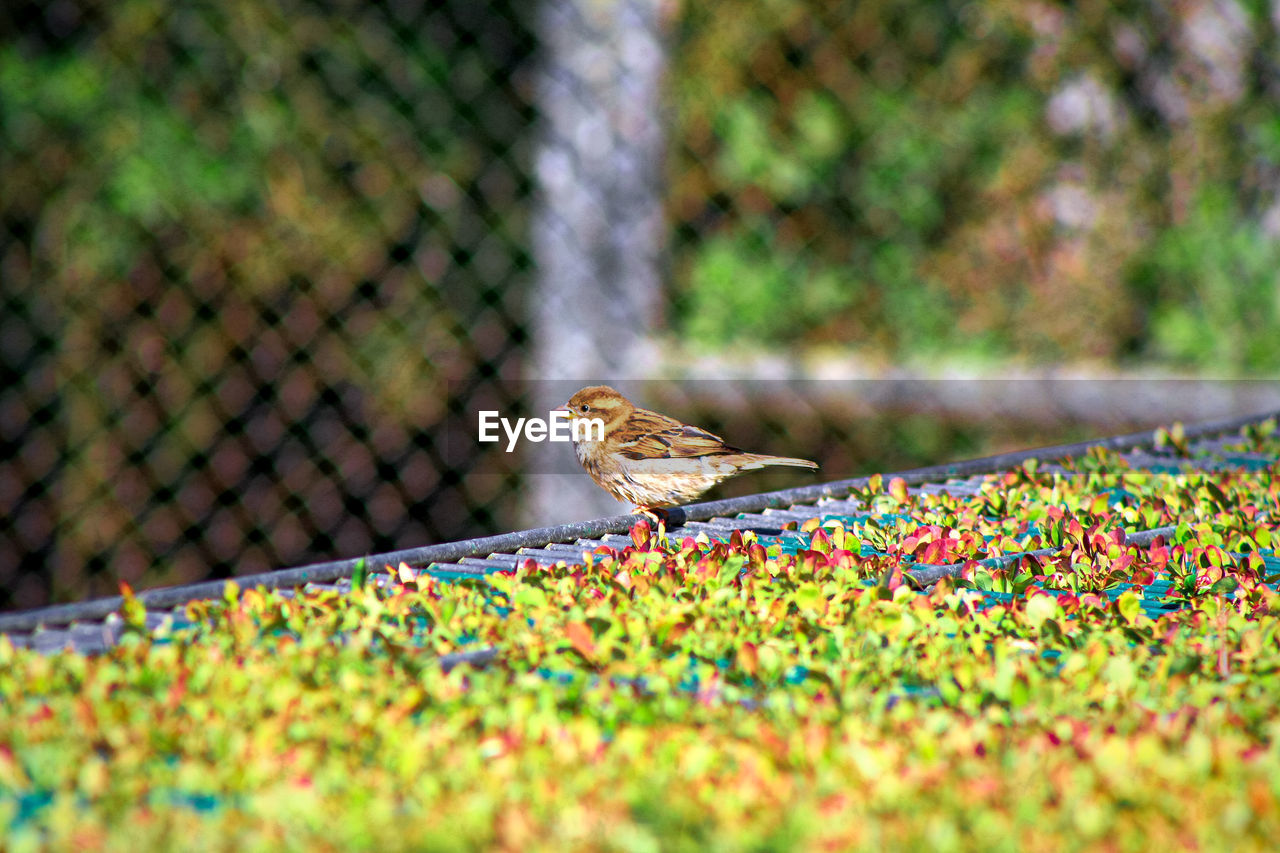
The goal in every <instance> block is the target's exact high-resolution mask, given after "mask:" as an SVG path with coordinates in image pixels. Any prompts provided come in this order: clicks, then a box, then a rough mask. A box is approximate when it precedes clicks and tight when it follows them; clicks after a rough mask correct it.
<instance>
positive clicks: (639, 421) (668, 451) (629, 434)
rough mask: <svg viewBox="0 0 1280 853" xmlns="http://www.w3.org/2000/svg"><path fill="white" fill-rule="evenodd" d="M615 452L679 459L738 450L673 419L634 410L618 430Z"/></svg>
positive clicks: (635, 457)
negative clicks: (616, 450)
mask: <svg viewBox="0 0 1280 853" xmlns="http://www.w3.org/2000/svg"><path fill="white" fill-rule="evenodd" d="M618 442H619V443H618V452H619V453H621V454H622V455H623V456H625V457H626V458H628V459H679V458H688V457H693V456H720V455H724V454H728V453H740V452H741V451H740V450H738V449H737V448H735V447H730V446H728V445H727V444H725V443H724V439H722V438H721V437H720V436H718V435H713V434H712V433H709V432H707V431H706V430H704V429H699V428H698V427H695V426H689V425H688V424H682V423H680V421H678V420H676V419H675V418H669V417H667V416H666V415H660V414H658V413H657V412H651V411H649V410H648V409H636V410H635V412H633V413H632V415H631V417H629V418H628V419H627V422H626V423H625V424H624V425H623V427H622V429H621V430H619V433H618Z"/></svg>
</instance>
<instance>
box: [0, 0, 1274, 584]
mask: <svg viewBox="0 0 1280 853" xmlns="http://www.w3.org/2000/svg"><path fill="white" fill-rule="evenodd" d="M633 1H635V0H633ZM638 1H639V2H643V0H638ZM548 2H551V0H548ZM610 2H612V0H610ZM652 2H657V0H652ZM538 5H539V4H537V3H517V2H510V0H497V2H492V3H486V4H476V3H469V2H464V0H448V2H425V0H388V2H379V3H366V2H355V0H323V1H322V0H276V2H268V0H226V2H222V3H204V2H196V3H172V2H164V0H111V2H107V1H106V0H59V1H58V2H55V3H35V2H21V1H19V2H11V3H8V4H6V7H5V10H4V11H3V12H0V280H2V282H3V294H2V299H3V305H2V308H3V312H2V314H0V374H3V375H2V376H0V443H2V445H3V463H2V464H3V467H2V468H0V516H2V517H0V606H29V605H33V604H39V603H42V602H44V601H49V600H66V599H73V598H82V597H85V596H86V595H89V594H104V593H110V592H113V591H114V590H115V587H116V584H117V583H118V581H119V580H127V581H129V582H131V583H134V584H135V585H136V584H142V585H152V584H156V583H174V582H182V581H189V580H195V579H200V578H204V577H210V576H212V577H219V576H229V575H232V574H236V573H244V572H250V571H261V570H264V569H269V568H275V567H280V566H284V565H290V564H298V563H301V562H305V561H308V560H313V559H323V558H329V557H336V556H350V555H355V554H359V553H365V552H370V551H381V550H390V549H392V548H397V547H409V546H412V545H418V544H423V543H424V542H427V541H434V540H440V539H445V538H458V537H461V536H467V535H478V534H481V533H489V532H496V531H497V530H500V529H503V528H509V527H510V526H512V525H513V524H514V523H515V519H516V518H517V514H516V507H515V506H514V503H515V501H514V500H512V499H511V498H510V496H511V495H512V494H513V491H514V490H517V489H518V488H519V486H520V482H521V471H520V464H519V462H520V460H519V458H514V459H511V458H505V457H503V456H501V454H498V455H496V456H495V454H493V453H492V452H490V451H489V450H488V449H486V448H476V447H468V448H466V449H465V450H463V451H459V450H458V448H457V447H456V446H455V447H453V448H446V447H445V444H446V443H447V442H446V440H445V437H446V436H450V435H451V436H454V437H455V439H456V437H459V436H471V435H472V434H473V433H474V429H473V428H472V425H471V420H470V418H472V416H473V413H474V411H475V410H476V409H477V408H501V409H503V410H504V413H509V414H513V415H520V414H526V413H527V411H526V407H527V400H526V399H525V395H523V394H522V393H521V392H520V389H519V380H520V379H521V377H522V376H524V375H525V374H526V371H527V350H528V348H529V331H528V322H527V317H528V311H529V303H530V301H531V300H533V299H536V293H535V292H534V289H533V288H534V285H533V281H534V263H533V260H532V256H531V251H530V247H529V236H528V231H529V221H530V217H531V210H532V207H533V205H534V204H535V203H536V197H537V193H536V192H535V185H536V179H535V174H534V171H535V170H534V146H535V136H534V132H533V131H534V129H535V128H536V127H537V121H538V116H539V105H538V104H537V103H536V96H535V93H534V87H533V85H532V83H531V81H532V79H533V76H534V73H535V72H534V69H535V68H536V63H537V62H538V61H539V45H538V40H537V39H536V37H535V35H534V33H535V31H536V26H535V24H534V23H533V21H532V18H533V15H534V14H535V12H536V9H537V8H538ZM659 6H660V7H661V11H662V15H661V18H662V21H663V23H662V26H663V30H664V32H663V37H664V41H665V43H666V44H667V46H668V47H667V49H668V56H667V71H666V75H665V98H666V103H665V110H664V114H663V115H660V116H654V117H653V120H654V121H655V122H656V121H662V122H664V123H665V135H666V157H665V175H666V180H665V184H664V186H663V187H662V189H661V192H662V197H663V198H664V199H665V203H666V210H667V237H666V247H667V250H668V253H667V256H666V258H665V261H664V263H665V268H666V270H667V273H668V274H667V276H666V279H667V280H666V284H665V290H664V293H663V294H662V295H663V303H664V305H665V308H664V311H663V318H662V320H661V322H660V325H659V328H658V329H657V330H656V331H657V335H658V336H659V338H660V339H661V341H662V342H663V344H664V345H663V346H662V347H660V351H661V352H663V353H666V356H665V357H666V361H663V362H661V363H656V364H655V365H654V367H653V372H654V375H661V374H672V375H676V374H679V373H680V372H681V369H682V368H681V366H680V365H681V364H683V363H686V362H691V361H693V360H696V359H698V358H701V357H703V356H704V355H706V354H722V355H723V354H726V353H727V354H728V355H726V356H725V358H727V359H729V360H730V361H732V359H733V358H734V356H733V353H736V352H743V351H750V352H753V353H758V352H759V351H761V350H773V351H777V352H779V353H783V354H784V355H785V357H786V358H791V357H793V356H796V355H797V354H798V353H801V352H811V351H822V352H831V353H835V354H838V355H840V354H849V353H853V354H856V355H857V356H858V357H860V358H862V359H864V360H866V361H870V362H872V363H879V364H885V365H889V364H894V365H901V366H904V367H907V368H911V367H913V366H917V367H926V366H930V365H936V364H939V363H950V362H953V361H955V362H960V363H968V364H973V363H976V364H985V365H994V366H995V368H994V369H996V370H999V369H1000V366H1001V365H1008V364H1017V365H1023V366H1028V365H1030V366H1035V365H1060V364H1064V363H1065V364H1075V363H1089V364H1100V365H1108V366H1114V367H1125V366H1134V365H1137V366H1145V365H1156V366H1160V367H1162V368H1171V369H1179V370H1192V371H1200V372H1204V373H1209V374H1214V375H1219V376H1267V375H1273V374H1274V372H1275V371H1276V369H1277V367H1280V279H1278V277H1280V272H1278V271H1280V239H1277V238H1278V236H1280V110H1278V109H1277V102H1278V98H1280V59H1277V57H1280V42H1278V39H1280V3H1276V2H1273V3H1270V4H1269V3H1266V2H1237V0H1187V2H1182V3H1177V4H1167V3H1161V2H1157V1H1156V0H1135V2H1126V3H1098V2H1084V3H1070V4H1067V3H1047V2H1045V3H1038V2H1011V0H979V1H978V2H919V1H918V0H859V2H837V0H760V2H756V3H750V4H737V3H735V4H723V3H694V2H685V3H661V4H659ZM609 7H610V3H605V4H604V5H603V7H602V8H606V9H607V8H609ZM602 378H608V377H602ZM649 402H651V403H653V404H655V405H656V404H659V403H660V402H662V401H661V400H659V399H654V400H650V401H649ZM686 403H687V405H686V407H685V408H684V414H685V415H686V416H687V417H689V418H690V419H693V418H694V416H695V415H694V412H693V411H692V410H691V409H690V406H693V405H694V404H693V403H690V402H689V401H686ZM744 405H746V406H747V407H748V408H750V403H749V401H748V402H747V403H745V404H744ZM787 405H788V406H791V407H794V405H795V404H794V401H792V402H791V403H788V404H787ZM708 417H711V415H710V414H708ZM719 417H721V418H725V417H727V416H726V414H725V413H724V411H723V410H721V413H720V415H719ZM864 417H865V418H866V419H869V420H875V418H873V417H872V416H871V415H864ZM881 417H882V420H880V421H876V422H875V425H874V426H873V427H868V426H866V425H865V424H863V425H861V426H860V427H859V428H855V424H854V423H853V422H852V421H851V420H850V415H849V414H848V413H847V412H844V411H836V412H825V411H822V410H820V409H818V408H814V409H813V410H812V411H802V412H796V411H794V409H793V408H792V409H790V410H787V411H786V412H785V416H777V415H776V413H775V414H769V413H764V414H762V415H761V416H760V417H759V418H758V419H756V423H754V424H752V423H744V424H742V425H741V426H740V425H739V424H738V423H735V424H734V429H733V438H734V440H735V441H736V442H737V443H740V444H753V443H754V444H758V445H760V446H761V447H762V448H763V447H768V448H769V449H770V450H772V451H773V452H779V453H788V452H790V453H796V454H806V453H813V452H815V451H814V450H813V448H814V447H815V446H816V447H819V448H822V451H821V454H826V455H824V456H823V457H822V459H823V461H824V467H825V470H826V471H828V472H829V474H830V476H833V477H834V476H847V475H853V474H856V473H861V472H864V471H867V470H872V469H873V468H876V467H885V468H892V467H899V468H900V467H904V466H906V465H911V464H921V463H927V462H934V461H939V459H940V458H942V457H951V456H957V455H971V454H972V453H975V452H980V451H983V450H986V449H991V448H992V447H993V446H996V445H999V444H1000V443H1001V442H1020V443H1026V442H1027V441H1030V440H1032V439H1033V438H1034V437H1037V436H1042V435H1043V436H1047V438H1049V439H1050V440H1063V439H1067V438H1072V437H1076V436H1075V435H1071V434H1064V432H1066V433H1069V432H1070V429H1069V427H1070V425H1059V428H1058V429H1057V430H1056V431H1048V430H1047V428H1046V427H1045V425H1044V424H1039V425H1037V426H1035V428H1034V429H1028V430H1023V431H1019V430H1017V429H1015V428H1011V427H1010V426H1009V425H1008V424H1007V423H1005V424H1003V425H1002V427H1001V430H1000V431H998V432H992V430H990V429H989V428H982V427H978V426H974V425H972V424H967V423H946V422H939V421H938V419H937V418H936V417H931V418H925V419H921V418H919V417H914V416H912V417H897V416H894V415H893V414H892V413H882V414H881ZM708 426H713V427H723V428H726V429H727V428H728V427H727V426H725V425H724V424H723V423H717V422H716V421H715V420H709V421H708ZM891 427H892V428H891ZM753 429H756V430H759V431H761V434H759V435H755V434H753V433H752V430H753ZM1081 430H1083V431H1088V428H1087V426H1082V427H1081ZM766 433H767V435H766ZM993 436H995V437H993ZM464 443H465V442H464ZM455 444H456V441H455ZM821 454H819V455H821ZM771 483H772V481H770V480H768V479H763V480H755V481H753V482H752V483H750V484H745V485H744V486H742V487H741V488H744V489H747V490H756V489H759V488H761V487H762V484H765V485H767V484H771ZM735 488H738V487H737V486H735Z"/></svg>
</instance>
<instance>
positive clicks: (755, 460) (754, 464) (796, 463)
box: [742, 453, 818, 471]
mask: <svg viewBox="0 0 1280 853" xmlns="http://www.w3.org/2000/svg"><path fill="white" fill-rule="evenodd" d="M768 465H789V466H791V467H792V468H809V469H810V470H814V471H816V470H817V469H818V463H817V462H810V461H809V460H808V459H797V458H795V457H794V456H762V455H759V454H754V453H753V454H751V461H750V462H748V463H747V464H746V465H743V466H742V468H743V469H744V470H747V471H754V470H755V469H757V468H764V467H766V466H768Z"/></svg>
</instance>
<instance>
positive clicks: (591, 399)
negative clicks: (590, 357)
mask: <svg viewBox="0 0 1280 853" xmlns="http://www.w3.org/2000/svg"><path fill="white" fill-rule="evenodd" d="M565 408H566V409H568V410H569V419H570V420H571V421H572V420H579V419H582V418H587V419H594V418H599V419H600V420H601V421H603V422H604V431H605V433H608V432H610V430H611V429H612V428H613V427H615V426H617V425H618V424H621V423H622V422H623V421H624V420H626V418H627V416H628V415H630V414H631V413H632V412H634V411H635V410H636V407H635V406H634V405H632V403H631V401H630V400H628V399H627V398H626V397H624V396H622V395H621V394H619V393H618V392H617V391H615V390H614V389H612V388H610V387H609V386H608V385H590V386H588V387H586V388H583V389H582V390H581V391H579V392H578V393H576V394H574V395H573V396H572V397H570V398H569V402H568V403H566V404H565Z"/></svg>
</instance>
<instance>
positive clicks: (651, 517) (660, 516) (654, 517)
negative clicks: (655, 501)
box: [631, 506, 667, 537]
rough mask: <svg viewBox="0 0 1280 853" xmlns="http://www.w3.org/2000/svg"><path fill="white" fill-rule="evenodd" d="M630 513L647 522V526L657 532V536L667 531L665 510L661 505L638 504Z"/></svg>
mask: <svg viewBox="0 0 1280 853" xmlns="http://www.w3.org/2000/svg"><path fill="white" fill-rule="evenodd" d="M631 514H632V515H638V516H641V517H642V518H644V519H645V520H647V521H648V522H649V526H650V527H651V528H652V529H653V530H654V531H655V532H656V533H657V534H658V536H659V537H662V536H665V535H666V533H667V511H666V510H665V509H663V508H662V507H650V506H638V507H636V508H635V509H633V510H631Z"/></svg>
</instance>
